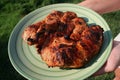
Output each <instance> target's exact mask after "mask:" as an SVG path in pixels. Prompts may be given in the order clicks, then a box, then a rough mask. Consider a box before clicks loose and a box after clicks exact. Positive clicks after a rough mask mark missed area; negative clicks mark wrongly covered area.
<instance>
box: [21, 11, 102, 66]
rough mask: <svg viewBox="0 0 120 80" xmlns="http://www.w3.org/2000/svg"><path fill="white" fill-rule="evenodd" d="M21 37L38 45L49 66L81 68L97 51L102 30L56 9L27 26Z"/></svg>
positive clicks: (75, 15) (29, 42) (68, 12)
mask: <svg viewBox="0 0 120 80" xmlns="http://www.w3.org/2000/svg"><path fill="white" fill-rule="evenodd" d="M22 38H23V40H24V41H25V42H27V43H28V45H35V47H36V49H37V51H38V53H39V54H40V56H41V58H42V59H43V61H44V62H45V63H46V64H47V65H48V66H49V67H61V68H80V67H82V66H84V65H85V64H87V63H88V62H89V61H90V60H91V59H92V58H94V56H95V55H97V54H98V52H99V50H100V48H101V46H102V43H103V29H102V28H101V27H100V26H99V25H93V26H88V25H87V22H86V21H85V20H84V19H83V18H81V17H78V16H77V14H75V13H74V12H70V11H67V12H61V11H53V12H51V13H50V14H48V15H47V16H46V17H45V19H43V20H42V21H40V22H38V23H35V24H32V25H30V26H28V27H26V28H25V30H24V32H23V35H22Z"/></svg>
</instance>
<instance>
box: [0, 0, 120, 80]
mask: <svg viewBox="0 0 120 80" xmlns="http://www.w3.org/2000/svg"><path fill="white" fill-rule="evenodd" d="M80 1H81V0H0V80H26V79H25V78H24V77H22V76H21V75H20V74H19V73H18V72H17V71H16V70H15V69H14V68H13V66H12V65H11V63H10V60H9V57H8V51H7V45H8V40H9V36H10V33H11V31H12V30H13V28H14V27H15V25H16V24H17V23H18V22H19V20H20V19H21V18H23V17H24V16H25V15H27V14H28V13H30V12H31V11H33V10H35V9H37V8H40V7H42V6H45V5H49V4H54V3H65V2H67V3H78V2H80ZM101 16H103V18H104V19H105V20H106V21H107V23H108V25H109V26H110V29H111V31H112V35H113V37H115V36H116V35H117V34H118V33H119V32H120V11H117V12H112V13H108V14H104V15H101ZM113 78H114V74H113V73H107V74H104V75H101V76H98V77H90V78H89V79H87V80H112V79H113Z"/></svg>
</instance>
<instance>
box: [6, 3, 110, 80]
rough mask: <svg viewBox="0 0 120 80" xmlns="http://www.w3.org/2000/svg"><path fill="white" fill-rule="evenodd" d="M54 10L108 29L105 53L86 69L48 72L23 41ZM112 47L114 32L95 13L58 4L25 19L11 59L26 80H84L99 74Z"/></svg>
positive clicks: (17, 28) (12, 46)
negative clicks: (25, 32) (27, 31)
mask: <svg viewBox="0 0 120 80" xmlns="http://www.w3.org/2000/svg"><path fill="white" fill-rule="evenodd" d="M53 10H59V11H73V12H75V13H76V14H77V15H78V16H79V17H83V18H85V20H86V21H87V23H88V24H98V25H100V26H101V27H102V28H103V29H104V42H103V46H102V49H101V50H100V52H99V55H97V56H96V57H95V58H94V59H92V60H91V61H90V62H89V64H87V65H86V66H85V67H84V68H80V69H64V70H63V69H59V68H57V67H56V68H48V66H47V65H46V64H45V63H44V62H43V61H42V60H41V58H40V55H38V54H37V52H36V49H35V48H34V46H28V45H27V44H26V43H25V42H24V41H23V40H22V38H21V35H22V32H23V30H24V28H25V27H26V26H28V25H30V24H33V23H35V22H37V21H39V20H42V19H43V18H45V16H46V15H48V14H49V13H50V12H51V11H53ZM111 47H112V36H111V32H110V28H109V27H108V25H107V23H106V22H105V20H104V19H103V18H102V17H101V16H100V15H98V14H97V13H95V12H94V11H92V10H90V9H87V8H85V7H81V6H78V5H75V4H54V5H49V6H45V7H42V8H39V9H37V10H35V11H33V12H31V13H30V14H28V15H27V16H25V17H24V18H23V19H22V20H20V21H19V23H18V24H17V25H16V26H15V28H14V30H13V32H12V33H11V36H10V39H9V43H8V53H9V58H10V61H11V63H12V65H13V66H14V68H15V69H16V70H17V71H18V72H19V73H20V74H21V75H22V76H24V77H25V78H27V79H32V80H82V79H85V78H87V77H89V76H90V75H92V74H93V73H95V72H96V71H97V70H98V69H99V68H100V67H101V66H102V65H103V64H104V63H105V61H106V59H107V58H108V56H109V54H110V51H111Z"/></svg>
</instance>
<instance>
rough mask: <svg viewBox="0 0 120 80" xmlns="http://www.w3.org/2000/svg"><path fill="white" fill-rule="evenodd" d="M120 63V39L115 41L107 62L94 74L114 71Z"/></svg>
mask: <svg viewBox="0 0 120 80" xmlns="http://www.w3.org/2000/svg"><path fill="white" fill-rule="evenodd" d="M119 65H120V41H113V48H112V51H111V54H110V56H109V58H108V60H107V62H106V63H105V64H104V65H103V67H102V68H101V69H100V70H98V71H97V72H96V73H95V74H94V76H97V75H100V74H104V73H106V72H112V71H114V70H115V69H116V68H117V67H118V66H119Z"/></svg>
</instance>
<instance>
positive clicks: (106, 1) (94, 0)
mask: <svg viewBox="0 0 120 80" xmlns="http://www.w3.org/2000/svg"><path fill="white" fill-rule="evenodd" d="M78 5H80V6H84V7H87V8H90V9H92V10H94V11H96V12H97V13H100V14H103V13H108V12H113V11H117V10H120V0H85V1H83V2H81V3H79V4H78Z"/></svg>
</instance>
